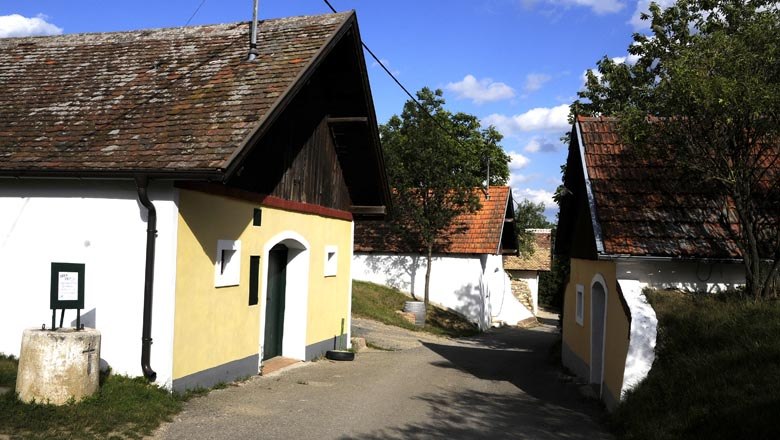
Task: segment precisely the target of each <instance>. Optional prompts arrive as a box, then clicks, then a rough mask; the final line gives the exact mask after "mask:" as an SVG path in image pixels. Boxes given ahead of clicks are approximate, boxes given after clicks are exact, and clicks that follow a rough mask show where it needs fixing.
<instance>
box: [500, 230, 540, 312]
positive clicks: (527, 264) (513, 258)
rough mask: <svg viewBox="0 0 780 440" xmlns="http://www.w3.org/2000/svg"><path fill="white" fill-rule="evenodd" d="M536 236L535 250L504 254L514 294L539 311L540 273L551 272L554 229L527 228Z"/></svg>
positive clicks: (505, 265)
mask: <svg viewBox="0 0 780 440" xmlns="http://www.w3.org/2000/svg"><path fill="white" fill-rule="evenodd" d="M526 231H528V232H530V233H532V234H533V236H534V240H533V243H532V244H533V252H532V253H530V254H529V255H504V270H505V271H506V273H508V274H509V277H510V278H511V280H512V294H513V295H514V296H515V298H517V299H519V300H520V302H522V303H523V305H525V306H526V308H528V309H529V310H531V311H532V312H533V314H534V315H536V314H537V313H539V274H540V273H541V272H549V271H550V266H551V264H552V259H551V254H550V251H551V248H552V241H551V233H552V229H526Z"/></svg>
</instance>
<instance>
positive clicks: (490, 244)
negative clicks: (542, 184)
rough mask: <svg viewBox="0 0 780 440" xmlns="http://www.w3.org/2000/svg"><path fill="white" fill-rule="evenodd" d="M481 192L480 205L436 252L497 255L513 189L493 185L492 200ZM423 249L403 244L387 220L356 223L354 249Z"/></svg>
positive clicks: (462, 219) (460, 220) (456, 225)
mask: <svg viewBox="0 0 780 440" xmlns="http://www.w3.org/2000/svg"><path fill="white" fill-rule="evenodd" d="M475 192H477V193H478V194H479V195H480V203H481V205H482V206H481V208H480V209H479V210H477V211H476V212H474V213H471V214H463V215H461V216H459V217H457V218H456V219H455V222H454V224H453V227H452V228H450V232H449V233H448V235H449V243H447V242H446V240H444V239H443V240H441V241H440V242H439V243H438V246H437V248H436V250H435V252H441V253H448V254H498V253H500V250H499V248H500V246H501V241H502V231H503V229H504V220H505V219H506V218H507V217H509V218H511V217H512V215H511V212H510V211H508V208H509V207H510V206H511V205H510V202H511V200H512V198H511V196H512V193H511V190H510V188H509V187H507V186H491V187H490V189H489V195H490V198H489V199H485V197H484V192H483V190H475ZM421 251H422V249H420V248H419V247H418V245H417V244H416V243H412V244H408V243H403V242H402V240H401V238H400V237H398V236H396V235H394V234H392V233H391V231H390V227H389V225H388V223H386V222H384V221H357V222H355V252H389V253H416V252H421Z"/></svg>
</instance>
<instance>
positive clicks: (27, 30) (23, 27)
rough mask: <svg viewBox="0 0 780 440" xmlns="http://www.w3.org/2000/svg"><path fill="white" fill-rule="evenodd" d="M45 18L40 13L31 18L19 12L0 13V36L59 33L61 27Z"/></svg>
mask: <svg viewBox="0 0 780 440" xmlns="http://www.w3.org/2000/svg"><path fill="white" fill-rule="evenodd" d="M46 18H47V17H46V16H45V15H41V14H38V16H36V17H32V18H27V17H24V16H21V15H19V14H11V15H0V38H8V37H32V36H38V35H59V34H61V33H62V28H60V27H57V26H55V25H53V24H51V23H49V22H47V21H46Z"/></svg>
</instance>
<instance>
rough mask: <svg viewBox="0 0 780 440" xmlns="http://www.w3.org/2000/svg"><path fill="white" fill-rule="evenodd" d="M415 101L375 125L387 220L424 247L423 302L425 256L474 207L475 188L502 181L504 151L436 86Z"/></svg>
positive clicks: (495, 136)
mask: <svg viewBox="0 0 780 440" xmlns="http://www.w3.org/2000/svg"><path fill="white" fill-rule="evenodd" d="M417 98H418V101H419V102H420V104H421V106H418V105H417V104H416V103H415V102H414V101H412V100H409V101H407V102H406V103H405V104H404V108H403V112H402V113H401V116H400V117H399V116H397V115H394V116H392V117H391V118H390V119H389V121H388V122H387V124H385V125H382V126H381V127H380V134H381V137H382V146H383V149H384V153H385V162H386V165H387V173H388V178H389V180H390V184H391V185H392V187H393V206H394V214H393V217H392V219H391V226H392V227H393V230H394V233H395V234H397V235H399V236H401V237H402V238H403V240H404V242H405V243H407V245H409V246H410V247H411V248H413V249H417V250H419V251H421V252H425V253H426V262H427V266H426V271H425V297H424V300H425V305H426V307H427V305H428V298H429V284H430V277H431V257H432V254H433V251H434V248H435V247H437V246H440V245H441V246H444V245H446V243H447V241H448V234H450V233H452V232H454V231H453V220H454V219H455V217H457V216H458V215H460V214H463V213H470V212H474V211H475V210H477V209H479V207H480V204H479V193H478V191H475V189H476V188H479V187H481V186H482V185H483V184H484V182H485V179H486V177H487V166H488V159H489V164H490V165H489V166H490V184H492V185H501V184H505V183H506V181H507V179H508V177H509V165H508V164H509V157H508V156H507V155H506V153H504V151H503V149H502V148H501V146H500V145H499V142H500V141H501V134H499V133H498V131H497V130H495V129H494V128H493V127H488V128H486V129H483V128H482V127H480V124H479V120H478V119H477V118H476V117H475V116H472V115H469V114H465V113H455V114H453V113H451V112H449V111H447V110H446V109H445V108H444V103H445V102H444V98H443V97H442V91H441V90H436V91H433V90H431V89H429V88H427V87H426V88H423V89H422V90H420V91H419V92H417Z"/></svg>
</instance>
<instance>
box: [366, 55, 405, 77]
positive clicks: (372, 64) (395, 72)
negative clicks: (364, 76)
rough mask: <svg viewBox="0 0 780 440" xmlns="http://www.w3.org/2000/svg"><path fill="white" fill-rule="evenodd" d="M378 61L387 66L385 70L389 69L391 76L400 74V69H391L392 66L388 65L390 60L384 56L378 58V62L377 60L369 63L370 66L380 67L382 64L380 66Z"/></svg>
mask: <svg viewBox="0 0 780 440" xmlns="http://www.w3.org/2000/svg"><path fill="white" fill-rule="evenodd" d="M379 63H382V64H383V65H384V66H385V67H386V68H387V70H389V71H390V73H392V74H393V76H398V75H400V74H401V71H400V70H398V69H393V68H392V67H391V65H390V61H389V60H388V59H386V58H380V59H379V62H377V61H374V62H373V63H371V67H376V68H377V69H381V68H382V66H381V65H380V64H379Z"/></svg>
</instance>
